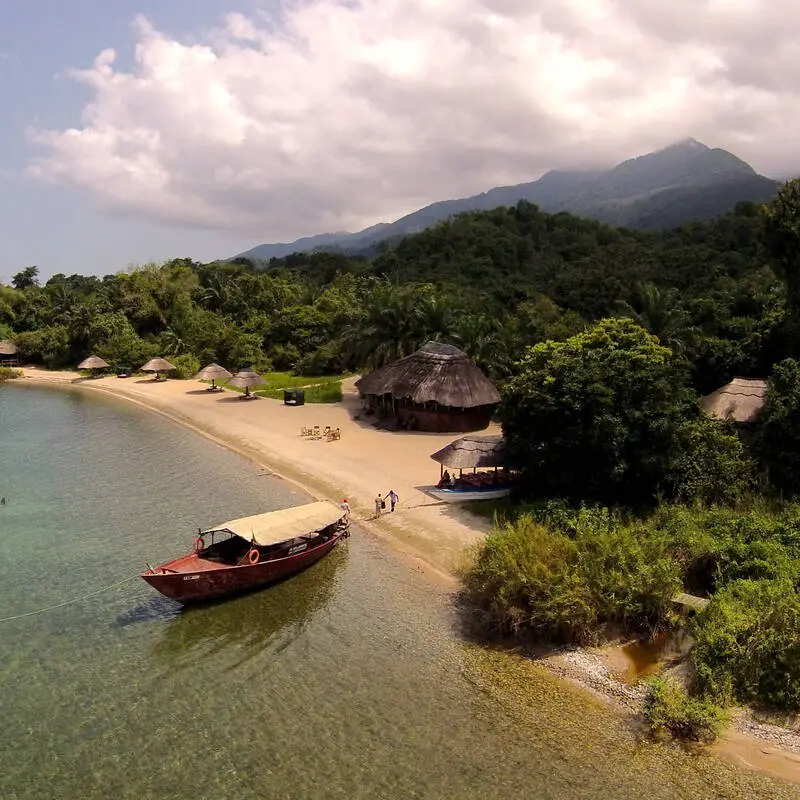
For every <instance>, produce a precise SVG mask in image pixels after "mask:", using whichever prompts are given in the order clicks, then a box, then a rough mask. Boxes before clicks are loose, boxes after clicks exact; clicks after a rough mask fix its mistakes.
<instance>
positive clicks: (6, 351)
mask: <svg viewBox="0 0 800 800" xmlns="http://www.w3.org/2000/svg"><path fill="white" fill-rule="evenodd" d="M0 366H3V367H16V366H17V346H16V345H15V344H14V342H11V341H9V340H8V339H4V340H3V341H2V342H0Z"/></svg>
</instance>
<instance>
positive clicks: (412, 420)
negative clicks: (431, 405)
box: [397, 406, 494, 433]
mask: <svg viewBox="0 0 800 800" xmlns="http://www.w3.org/2000/svg"><path fill="white" fill-rule="evenodd" d="M493 409H494V406H477V407H475V408H466V409H463V410H462V409H459V408H438V409H428V408H413V407H406V408H399V409H398V410H397V414H398V419H399V420H400V422H401V423H402V424H403V425H408V426H409V427H410V428H411V429H412V430H417V431H428V432H435V433H468V432H469V431H482V430H484V429H485V428H487V427H489V422H490V421H491V417H492V411H493Z"/></svg>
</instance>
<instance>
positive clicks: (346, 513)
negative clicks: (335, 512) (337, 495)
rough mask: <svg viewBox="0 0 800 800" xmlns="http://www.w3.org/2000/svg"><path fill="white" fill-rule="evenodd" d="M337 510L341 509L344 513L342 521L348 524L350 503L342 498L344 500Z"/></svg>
mask: <svg viewBox="0 0 800 800" xmlns="http://www.w3.org/2000/svg"><path fill="white" fill-rule="evenodd" d="M339 508H341V509H342V511H344V521H345V524H347V523H348V522H350V503H348V502H347V498H346V497H345V498H344V500H342V503H341V505H340V506H339Z"/></svg>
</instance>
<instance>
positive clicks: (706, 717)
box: [644, 677, 728, 742]
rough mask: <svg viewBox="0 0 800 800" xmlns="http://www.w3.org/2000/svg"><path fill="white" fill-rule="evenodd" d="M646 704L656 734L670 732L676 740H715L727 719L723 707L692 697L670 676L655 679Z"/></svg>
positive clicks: (646, 716) (648, 720) (645, 713)
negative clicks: (669, 677) (670, 678)
mask: <svg viewBox="0 0 800 800" xmlns="http://www.w3.org/2000/svg"><path fill="white" fill-rule="evenodd" d="M649 683H650V689H649V692H648V695H647V698H646V699H645V703H644V718H645V720H646V721H647V725H648V727H649V729H650V733H651V734H652V735H653V736H660V735H661V734H663V733H665V732H666V733H669V734H670V735H671V736H674V737H675V738H676V739H683V740H690V741H696V742H713V741H714V740H715V739H716V738H717V737H718V736H719V734H720V733H721V732H722V729H723V728H724V727H725V724H726V723H727V721H728V717H727V714H726V712H725V710H724V709H722V708H720V707H719V706H717V705H715V704H714V703H712V702H710V701H709V700H704V699H701V698H697V697H690V696H689V695H688V694H687V692H686V691H685V690H684V689H683V688H681V687H680V686H678V684H676V683H674V682H673V681H670V680H669V679H667V678H663V677H659V678H652V679H651V680H650V681H649Z"/></svg>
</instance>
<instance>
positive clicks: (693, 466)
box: [666, 418, 755, 504]
mask: <svg viewBox="0 0 800 800" xmlns="http://www.w3.org/2000/svg"><path fill="white" fill-rule="evenodd" d="M677 436H678V441H679V447H678V451H677V455H676V458H675V461H674V462H673V464H672V467H671V469H670V472H669V474H668V476H667V478H666V484H667V487H666V488H667V489H668V491H669V494H670V495H671V496H672V497H675V498H677V499H678V500H681V501H683V502H690V503H691V502H699V503H705V504H711V503H730V504H732V503H736V502H738V501H739V500H740V499H741V498H742V497H743V496H745V495H746V494H747V493H748V492H749V491H750V490H751V489H752V488H753V485H754V480H755V463H754V462H753V460H752V459H751V458H749V457H748V455H747V452H746V450H745V447H744V444H743V443H742V440H741V439H740V438H739V437H738V436H737V435H736V434H735V433H734V432H733V431H732V430H731V429H730V427H729V425H728V423H726V422H723V421H721V420H713V419H706V418H701V419H697V420H691V421H687V422H684V423H683V424H682V425H681V426H680V428H679V429H678V434H677Z"/></svg>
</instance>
